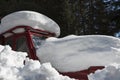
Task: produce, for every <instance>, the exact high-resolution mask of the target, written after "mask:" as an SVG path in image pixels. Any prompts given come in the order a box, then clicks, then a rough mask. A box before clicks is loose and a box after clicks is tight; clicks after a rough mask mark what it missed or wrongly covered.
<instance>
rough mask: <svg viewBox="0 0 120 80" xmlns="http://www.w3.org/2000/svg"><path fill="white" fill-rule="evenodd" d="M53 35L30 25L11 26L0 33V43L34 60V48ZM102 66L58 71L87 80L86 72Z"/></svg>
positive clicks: (91, 71) (88, 72) (53, 34)
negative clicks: (24, 53)
mask: <svg viewBox="0 0 120 80" xmlns="http://www.w3.org/2000/svg"><path fill="white" fill-rule="evenodd" d="M11 24H12V23H11ZM55 36H56V33H54V32H49V31H47V30H41V29H34V28H33V27H31V26H24V25H22V26H13V27H12V28H10V29H8V30H6V31H5V32H2V33H1V34H0V44H2V45H10V46H11V47H12V49H13V50H15V51H23V52H27V53H28V57H29V58H31V59H34V60H36V59H38V58H37V56H36V49H37V48H38V46H40V45H41V42H42V41H44V40H45V39H46V38H48V37H55ZM102 68H103V66H91V67H90V68H88V69H86V70H82V71H77V72H64V73H63V72H60V73H61V74H63V75H67V76H69V77H71V78H75V79H78V80H88V77H87V75H88V74H90V73H93V72H94V71H96V70H97V69H102Z"/></svg>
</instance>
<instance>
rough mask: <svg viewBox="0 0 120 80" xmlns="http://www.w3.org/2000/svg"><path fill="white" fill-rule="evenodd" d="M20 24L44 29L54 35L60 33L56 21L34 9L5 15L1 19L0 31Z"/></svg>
mask: <svg viewBox="0 0 120 80" xmlns="http://www.w3.org/2000/svg"><path fill="white" fill-rule="evenodd" d="M20 25H25V26H31V27H33V28H35V29H41V30H46V31H49V32H52V33H55V34H56V37H58V36H59V35H60V28H59V26H58V24H57V23H56V22H54V21H53V20H52V19H50V18H48V17H47V16H45V15H43V14H40V13H38V12H34V11H18V12H14V13H11V14H9V15H7V16H5V17H4V18H2V19H1V27H0V33H3V32H5V31H7V30H9V29H11V28H13V27H16V26H20Z"/></svg>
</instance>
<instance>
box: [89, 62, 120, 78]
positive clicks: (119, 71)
mask: <svg viewBox="0 0 120 80" xmlns="http://www.w3.org/2000/svg"><path fill="white" fill-rule="evenodd" d="M88 78H89V80H120V64H116V63H113V64H110V65H107V66H106V67H105V68H104V69H103V70H98V71H96V72H95V74H90V75H88Z"/></svg>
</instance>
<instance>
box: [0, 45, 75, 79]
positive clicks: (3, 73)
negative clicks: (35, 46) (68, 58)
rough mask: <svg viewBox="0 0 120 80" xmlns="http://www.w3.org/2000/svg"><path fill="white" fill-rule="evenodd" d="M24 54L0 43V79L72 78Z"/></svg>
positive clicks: (48, 64)
mask: <svg viewBox="0 0 120 80" xmlns="http://www.w3.org/2000/svg"><path fill="white" fill-rule="evenodd" d="M26 56H27V53H23V52H16V51H13V50H11V48H10V47H9V46H1V45H0V80H74V79H70V78H69V77H67V76H62V75H60V74H59V73H58V72H57V71H56V70H55V69H54V68H53V67H52V66H51V64H50V63H44V64H40V62H39V61H37V60H32V59H29V58H26ZM23 61H25V64H23Z"/></svg>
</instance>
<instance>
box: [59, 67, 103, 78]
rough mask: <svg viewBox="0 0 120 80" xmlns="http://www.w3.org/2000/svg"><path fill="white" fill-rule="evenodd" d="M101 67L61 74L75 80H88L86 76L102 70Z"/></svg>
mask: <svg viewBox="0 0 120 80" xmlns="http://www.w3.org/2000/svg"><path fill="white" fill-rule="evenodd" d="M103 68H104V67H103V66H91V67H90V68H88V69H85V70H81V71H76V72H63V73H61V74H63V75H67V76H69V77H71V78H75V79H77V80H88V77H87V75H89V74H90V73H94V72H95V71H96V70H99V69H103Z"/></svg>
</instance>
